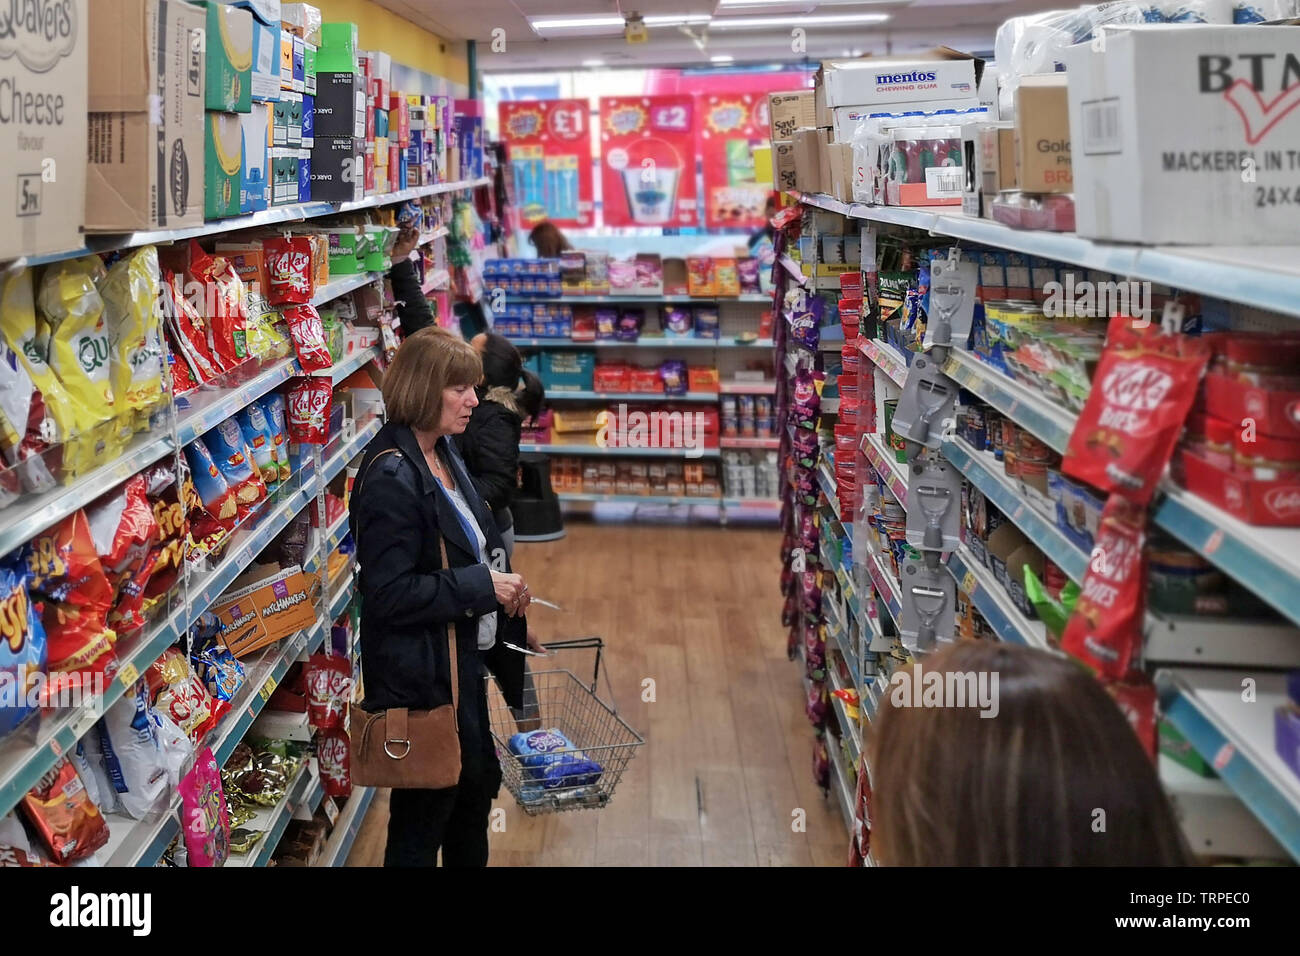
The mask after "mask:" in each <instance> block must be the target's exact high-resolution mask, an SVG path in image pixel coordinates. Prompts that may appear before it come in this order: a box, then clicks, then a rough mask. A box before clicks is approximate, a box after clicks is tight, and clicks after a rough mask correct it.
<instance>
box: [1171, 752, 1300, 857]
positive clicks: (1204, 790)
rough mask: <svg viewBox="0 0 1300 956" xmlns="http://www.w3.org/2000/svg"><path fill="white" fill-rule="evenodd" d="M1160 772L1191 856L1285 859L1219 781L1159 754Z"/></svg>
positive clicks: (1232, 794) (1256, 820)
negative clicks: (1194, 854) (1193, 854)
mask: <svg viewBox="0 0 1300 956" xmlns="http://www.w3.org/2000/svg"><path fill="white" fill-rule="evenodd" d="M1159 772H1160V782H1161V783H1162V784H1163V785H1164V788H1165V793H1166V794H1168V795H1169V800H1170V802H1171V803H1172V804H1173V806H1174V814H1175V815H1176V816H1177V817H1178V825H1179V826H1180V827H1181V828H1182V831H1183V835H1184V836H1185V837H1186V838H1187V844H1188V846H1189V847H1190V848H1191V850H1192V852H1193V853H1197V854H1199V855H1201V856H1230V857H1240V858H1243V859H1251V860H1261V859H1265V860H1286V859H1288V857H1287V852H1286V850H1284V849H1283V848H1282V846H1281V844H1279V843H1278V842H1277V840H1275V839H1274V838H1273V836H1272V834H1270V833H1269V832H1268V831H1267V830H1266V829H1264V825H1263V824H1262V823H1260V822H1259V820H1258V819H1256V817H1255V815H1254V814H1253V813H1251V812H1250V808H1249V807H1247V806H1246V805H1245V804H1244V803H1242V802H1241V799H1240V798H1239V797H1238V796H1237V795H1236V794H1235V793H1233V792H1232V790H1231V788H1229V787H1228V785H1227V784H1226V783H1224V782H1223V781H1222V780H1220V779H1219V778H1217V777H1202V776H1201V775H1200V774H1197V773H1193V772H1192V771H1191V770H1188V769H1187V768H1186V767H1184V766H1182V765H1181V764H1179V763H1177V762H1176V761H1174V760H1172V759H1171V758H1169V757H1166V756H1165V755H1164V754H1160V761H1159Z"/></svg>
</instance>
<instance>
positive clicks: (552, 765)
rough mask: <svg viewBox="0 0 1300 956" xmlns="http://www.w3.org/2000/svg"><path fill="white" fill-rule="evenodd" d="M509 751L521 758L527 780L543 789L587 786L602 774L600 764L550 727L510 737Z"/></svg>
mask: <svg viewBox="0 0 1300 956" xmlns="http://www.w3.org/2000/svg"><path fill="white" fill-rule="evenodd" d="M510 752H511V753H512V754H515V755H516V756H517V757H520V758H521V759H520V763H522V764H523V765H524V767H525V768H526V769H527V771H528V777H529V779H531V780H535V781H538V782H539V783H540V784H541V786H542V787H543V788H544V789H546V790H557V789H559V788H561V787H588V786H591V785H592V784H594V783H595V782H596V781H597V780H599V779H600V775H601V774H602V773H604V770H603V768H602V767H601V766H600V764H598V763H596V762H595V761H594V760H591V759H589V758H588V757H587V755H586V754H584V753H583V752H582V751H580V750H578V749H576V748H575V747H574V746H573V744H572V742H570V740H569V738H568V737H566V736H564V734H562V733H560V731H559V730H557V729H556V728H554V727H552V728H551V729H550V730H535V731H533V732H531V733H526V734H515V735H514V736H513V737H511V738H510Z"/></svg>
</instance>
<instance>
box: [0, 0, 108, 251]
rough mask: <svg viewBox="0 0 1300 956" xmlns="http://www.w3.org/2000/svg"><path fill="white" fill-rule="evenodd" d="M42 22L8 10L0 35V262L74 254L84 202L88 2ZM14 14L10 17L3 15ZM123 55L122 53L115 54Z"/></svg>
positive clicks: (57, 10)
mask: <svg viewBox="0 0 1300 956" xmlns="http://www.w3.org/2000/svg"><path fill="white" fill-rule="evenodd" d="M45 7H48V9H44V8H42V13H43V14H44V15H43V16H42V20H41V22H40V23H37V22H36V21H35V20H34V18H33V17H32V16H19V14H18V10H19V5H18V4H12V5H9V4H6V5H5V9H6V11H7V16H6V18H5V21H4V25H5V27H6V30H5V31H4V33H3V35H0V125H2V126H3V129H4V136H3V137H0V171H2V172H0V177H2V179H3V186H2V187H0V259H12V258H15V257H17V256H23V255H37V254H40V253H43V252H58V251H60V250H63V249H76V248H79V247H80V246H81V245H82V240H81V223H82V220H83V213H84V211H85V206H86V202H85V196H86V159H85V157H86V109H85V105H84V104H85V102H86V99H85V97H86V70H87V65H86V64H87V49H88V47H89V43H90V41H89V37H90V35H91V34H90V30H89V24H88V23H87V22H86V0H73V2H70V3H59V4H47V5H45ZM8 11H12V12H8ZM118 55H121V51H120V50H119V51H118Z"/></svg>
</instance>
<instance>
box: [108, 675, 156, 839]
mask: <svg viewBox="0 0 1300 956" xmlns="http://www.w3.org/2000/svg"><path fill="white" fill-rule="evenodd" d="M96 732H97V734H98V738H99V752H100V755H101V759H102V760H103V762H104V769H105V770H106V771H107V772H108V779H109V781H110V783H111V784H112V787H113V789H114V791H115V792H116V798H117V805H118V807H120V808H121V810H122V812H124V813H125V814H126V815H127V816H130V817H132V818H134V819H136V820H139V819H141V818H142V817H144V816H145V815H146V814H148V813H149V811H150V810H152V809H153V808H154V807H156V806H158V805H159V804H160V803H161V802H162V800H163V798H164V794H166V793H167V792H168V779H167V767H166V765H165V762H164V760H163V754H162V750H161V749H160V748H159V746H158V738H157V736H156V734H155V733H154V725H153V722H152V721H151V720H150V719H149V700H148V689H147V687H146V686H145V682H144V681H143V680H138V681H136V682H135V685H134V686H133V687H132V688H131V689H130V690H128V691H127V693H126V694H125V695H123V697H122V699H121V700H119V701H118V702H117V703H116V704H114V705H113V706H112V707H110V708H109V709H108V712H107V713H106V714H104V718H103V719H102V720H101V721H100V722H99V723H98V724H97V725H96Z"/></svg>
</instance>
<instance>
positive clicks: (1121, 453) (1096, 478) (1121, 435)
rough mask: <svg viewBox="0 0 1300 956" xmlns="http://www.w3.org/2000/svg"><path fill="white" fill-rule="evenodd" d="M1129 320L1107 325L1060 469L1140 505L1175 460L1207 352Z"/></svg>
mask: <svg viewBox="0 0 1300 956" xmlns="http://www.w3.org/2000/svg"><path fill="white" fill-rule="evenodd" d="M1135 321H1136V320H1135V319H1134V318H1133V317H1132V316H1127V315H1117V316H1115V317H1114V318H1112V319H1111V320H1110V327H1109V328H1108V329H1107V333H1106V348H1105V351H1103V352H1102V354H1101V361H1100V363H1098V365H1097V371H1096V373H1095V374H1094V375H1093V377H1092V391H1091V392H1089V394H1088V402H1087V404H1086V405H1084V407H1083V411H1082V412H1081V413H1080V414H1079V421H1078V423H1077V424H1076V425H1075V427H1074V434H1072V435H1071V436H1070V444H1069V446H1068V447H1067V448H1066V450H1065V459H1064V461H1063V463H1062V466H1061V470H1062V471H1064V472H1065V474H1067V475H1069V476H1070V477H1072V478H1078V479H1080V480H1082V481H1086V482H1088V484H1090V485H1094V486H1096V487H1098V488H1101V489H1103V490H1105V491H1110V492H1115V491H1118V492H1122V493H1123V494H1124V495H1125V496H1126V497H1127V498H1128V499H1129V500H1130V501H1133V502H1135V503H1137V504H1140V505H1145V504H1147V503H1148V502H1149V501H1150V500H1151V496H1152V495H1153V494H1154V493H1155V490H1156V485H1157V484H1158V483H1159V481H1160V476H1161V475H1162V474H1163V473H1164V470H1165V466H1166V465H1168V464H1169V458H1170V456H1171V455H1172V454H1173V451H1174V445H1175V444H1176V443H1177V442H1178V436H1179V434H1180V433H1181V432H1182V428H1183V422H1184V421H1185V420H1186V418H1187V413H1188V412H1189V411H1190V410H1191V407H1192V403H1193V402H1194V401H1195V400H1196V387H1197V383H1198V382H1199V381H1200V379H1201V373H1202V372H1204V371H1205V365H1206V363H1207V362H1208V361H1209V358H1210V349H1209V347H1208V346H1207V345H1206V344H1205V343H1204V342H1202V341H1201V340H1199V339H1196V338H1190V337H1188V336H1185V335H1166V334H1165V333H1163V332H1161V331H1160V329H1159V328H1158V327H1157V326H1155V325H1150V326H1148V327H1147V328H1145V329H1138V328H1134V322H1135Z"/></svg>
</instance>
